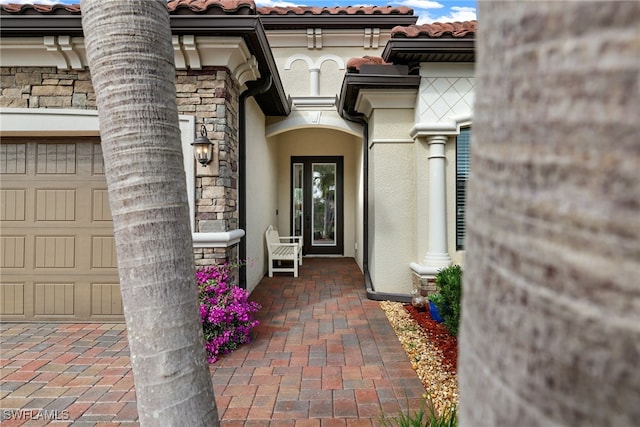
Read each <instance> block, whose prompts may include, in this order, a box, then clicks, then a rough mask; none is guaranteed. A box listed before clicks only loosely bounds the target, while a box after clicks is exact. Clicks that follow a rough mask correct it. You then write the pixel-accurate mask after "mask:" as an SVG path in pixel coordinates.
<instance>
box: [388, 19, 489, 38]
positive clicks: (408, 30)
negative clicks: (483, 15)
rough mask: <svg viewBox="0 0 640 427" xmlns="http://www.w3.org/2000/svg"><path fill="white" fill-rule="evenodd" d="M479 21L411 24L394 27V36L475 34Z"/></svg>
mask: <svg viewBox="0 0 640 427" xmlns="http://www.w3.org/2000/svg"><path fill="white" fill-rule="evenodd" d="M477 22H478V21H464V22H444V23H443V22H434V23H433V24H423V25H409V26H408V27H394V28H393V29H392V30H391V37H392V38H440V37H452V38H462V37H466V36H467V35H471V36H473V35H475V33H476V26H477Z"/></svg>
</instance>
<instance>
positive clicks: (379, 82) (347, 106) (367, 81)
mask: <svg viewBox="0 0 640 427" xmlns="http://www.w3.org/2000/svg"><path fill="white" fill-rule="evenodd" d="M419 86H420V76H418V75H409V74H408V68H407V67H406V66H395V65H389V64H387V65H362V66H360V72H359V73H355V72H347V74H346V75H345V77H344V80H343V81H342V89H341V91H340V101H339V105H338V111H341V112H344V113H346V114H348V115H351V116H357V115H362V114H364V113H365V111H360V110H359V104H361V99H360V92H361V91H363V90H367V91H369V90H371V91H382V92H383V93H384V96H387V95H388V94H389V93H391V92H389V91H394V92H396V93H398V91H404V90H407V91H411V92H414V91H417V90H418V87H419ZM387 99H389V98H388V97H387Z"/></svg>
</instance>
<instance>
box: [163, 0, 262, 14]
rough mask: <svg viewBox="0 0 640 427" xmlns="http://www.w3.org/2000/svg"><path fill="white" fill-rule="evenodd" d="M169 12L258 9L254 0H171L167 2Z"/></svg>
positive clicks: (225, 11)
mask: <svg viewBox="0 0 640 427" xmlns="http://www.w3.org/2000/svg"><path fill="white" fill-rule="evenodd" d="M167 8H168V9H169V13H173V12H177V11H180V9H182V10H184V11H190V12H195V13H207V12H209V11H210V10H211V9H218V10H221V11H223V12H224V13H233V12H237V11H238V10H239V9H242V8H249V9H251V10H254V11H255V9H256V4H255V3H254V1H253V0H170V1H169V2H168V3H167Z"/></svg>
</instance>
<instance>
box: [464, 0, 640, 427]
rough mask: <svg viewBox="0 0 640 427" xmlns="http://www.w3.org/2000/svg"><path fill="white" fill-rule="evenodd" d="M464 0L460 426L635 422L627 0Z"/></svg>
mask: <svg viewBox="0 0 640 427" xmlns="http://www.w3.org/2000/svg"><path fill="white" fill-rule="evenodd" d="M478 5H479V17H480V21H479V22H480V31H479V34H478V35H479V38H478V43H477V52H478V62H477V66H476V72H477V92H476V95H475V96H476V105H475V110H474V111H475V112H474V131H473V132H474V134H473V138H474V139H473V144H472V147H473V148H472V150H473V152H472V159H471V164H472V169H471V179H470V181H469V193H468V194H469V209H468V213H469V214H468V217H467V218H468V219H469V224H468V235H467V236H468V241H467V243H468V244H467V260H466V265H465V267H466V268H465V273H464V296H463V307H462V326H461V335H460V359H459V360H460V362H459V363H460V369H459V372H460V377H459V379H460V405H461V406H460V425H461V426H474V427H477V426H527V427H536V426H540V427H542V426H583V427H584V426H604V425H607V426H631V425H637V423H638V420H639V419H640V405H639V404H638V402H640V369H638V361H639V360H640V314H639V313H640V287H639V285H638V280H639V279H638V278H639V277H640V263H639V260H640V214H639V210H640V172H639V171H640V143H639V142H638V141H639V140H638V135H639V133H640V132H639V131H640V129H639V127H638V123H639V121H638V111H640V96H639V94H640V50H639V49H640V36H639V34H640V33H639V31H638V28H640V3H639V2H637V1H628V2H619V1H616V2H606V1H602V2H555V1H554V2H552V1H549V2H526V1H521V2H490V1H480V2H478Z"/></svg>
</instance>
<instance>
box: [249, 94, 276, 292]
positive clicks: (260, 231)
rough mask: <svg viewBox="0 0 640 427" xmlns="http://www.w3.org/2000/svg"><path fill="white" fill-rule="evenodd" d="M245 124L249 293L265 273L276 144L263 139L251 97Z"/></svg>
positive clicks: (273, 211)
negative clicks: (266, 232)
mask: <svg viewBox="0 0 640 427" xmlns="http://www.w3.org/2000/svg"><path fill="white" fill-rule="evenodd" d="M246 115H247V116H246V123H247V127H246V130H247V150H246V159H247V169H246V170H247V197H246V200H247V211H246V212H247V226H246V230H245V231H246V242H247V262H248V265H247V268H246V272H247V289H248V290H249V292H251V291H253V289H254V288H255V287H256V286H257V284H258V283H259V282H260V280H261V279H262V277H263V276H264V274H265V273H266V271H267V267H268V265H267V256H266V247H265V240H264V239H265V238H264V232H265V230H266V229H267V227H268V226H269V225H270V224H273V225H277V216H276V209H277V208H278V206H277V203H278V184H277V182H278V170H277V166H278V159H277V145H276V144H275V143H273V142H269V141H267V138H266V137H265V133H264V128H265V117H264V114H263V113H262V111H261V110H260V108H259V107H258V105H257V104H256V103H255V101H254V100H253V98H249V99H248V100H247V101H246Z"/></svg>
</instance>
